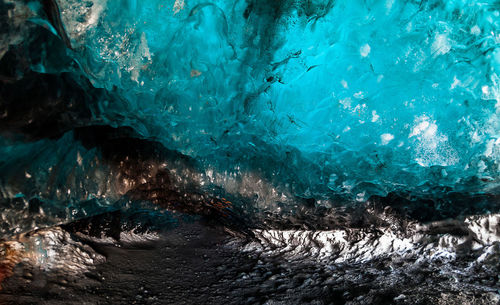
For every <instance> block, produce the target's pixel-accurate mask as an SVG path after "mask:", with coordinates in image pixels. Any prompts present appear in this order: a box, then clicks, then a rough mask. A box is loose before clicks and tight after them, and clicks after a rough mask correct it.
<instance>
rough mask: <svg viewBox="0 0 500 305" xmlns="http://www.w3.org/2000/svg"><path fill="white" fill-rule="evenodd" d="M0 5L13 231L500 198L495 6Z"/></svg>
mask: <svg viewBox="0 0 500 305" xmlns="http://www.w3.org/2000/svg"><path fill="white" fill-rule="evenodd" d="M0 8H1V9H0V12H1V14H2V17H1V21H0V22H1V28H0V37H1V40H0V42H1V43H0V69H1V71H0V72H1V73H0V77H1V79H0V128H1V137H0V172H1V175H0V199H1V202H2V204H3V205H4V207H5V211H4V212H3V213H2V217H3V218H4V220H5V221H4V223H3V227H2V228H1V230H2V233H3V234H11V233H16V232H21V231H24V230H28V229H33V228H35V227H40V226H43V225H44V224H50V223H58V222H60V221H61V219H62V220H64V219H66V220H67V219H72V218H78V217H83V216H88V215H93V214H95V213H97V211H98V212H99V213H100V212H103V211H107V210H113V209H114V208H115V207H116V205H124V204H125V205H126V204H130V202H129V201H130V200H132V201H134V200H136V201H147V202H153V203H159V204H160V206H163V207H168V208H173V209H179V210H181V211H188V212H194V213H195V214H197V213H198V214H199V213H201V214H207V213H208V214H210V213H216V214H220V213H222V214H225V213H229V212H228V211H230V212H231V213H235V215H236V214H238V213H240V212H241V213H243V212H242V211H244V213H247V212H248V213H257V212H256V211H263V210H269V211H273V212H276V211H281V210H283V211H293V210H294V209H296V208H297V206H298V205H299V206H300V205H305V206H308V205H309V206H310V205H312V206H325V207H331V206H332V205H334V204H335V203H336V202H339V200H340V201H341V202H343V204H347V205H356V204H357V203H358V202H365V201H367V200H369V199H373V198H388V196H389V197H390V196H397V197H398V198H404V199H405V200H406V201H405V202H409V203H408V204H409V205H411V202H414V201H418V200H424V201H423V202H424V203H425V200H428V199H429V198H431V199H432V200H433V201H435V202H434V203H432V207H431V208H430V209H431V211H432V210H439V208H440V203H439V202H438V200H444V202H448V201H449V200H448V199H447V198H455V199H456V198H458V197H461V198H469V199H470V198H475V199H474V200H475V201H474V200H472V201H473V202H479V203H478V204H477V205H478V206H481V203H482V202H484V201H489V202H490V203H488V204H486V203H485V204H484V205H483V206H482V208H484V211H487V210H491V209H495V208H498V207H497V206H496V205H497V204H496V203H495V202H497V200H496V199H495V198H498V194H499V193H500V189H499V186H500V118H499V115H500V78H499V75H500V31H499V28H500V17H499V14H500V4H499V2H498V1H482V2H477V1H466V0H461V1H458V0H457V1H437V0H433V1H395V0H387V1H368V0H366V1H361V0H359V1H341V0H338V1H335V0H323V1H320V0H303V1H299V0H276V1H267V0H265V1H264V0H238V1H208V2H206V1H197V0H175V1H174V0H167V1H164V0H161V1H160V0H148V1H136V0H126V1H125V0H121V1H105V0H89V1H77V0H44V1H27V0H26V1H23V0H3V1H2V2H1V4H0ZM457 194H460V195H457ZM453 196H455V197H453ZM443 198H444V199H443ZM478 198H479V199H478ZM484 198H486V199H484ZM492 198H493V199H492ZM469 199H467V200H469ZM183 200H184V201H185V202H184V201H183ZM447 200H448V201H447ZM491 202H493V203H491ZM424 203H422V204H424ZM413 204H416V203H413ZM459 206H460V205H459ZM471 206H473V204H470V205H468V206H467V207H463V206H462V207H461V209H471ZM229 207H231V209H229ZM238 209H241V211H240V212H237V213H236V212H234V210H238ZM481 211H483V210H481ZM473 212H474V211H471V214H473ZM476 212H477V211H476ZM422 213H424V212H422ZM425 213H427V212H425ZM430 213H431V214H432V212H430ZM448 216H449V215H448ZM452 216H453V215H452ZM235 217H236V216H235ZM443 217H444V216H443Z"/></svg>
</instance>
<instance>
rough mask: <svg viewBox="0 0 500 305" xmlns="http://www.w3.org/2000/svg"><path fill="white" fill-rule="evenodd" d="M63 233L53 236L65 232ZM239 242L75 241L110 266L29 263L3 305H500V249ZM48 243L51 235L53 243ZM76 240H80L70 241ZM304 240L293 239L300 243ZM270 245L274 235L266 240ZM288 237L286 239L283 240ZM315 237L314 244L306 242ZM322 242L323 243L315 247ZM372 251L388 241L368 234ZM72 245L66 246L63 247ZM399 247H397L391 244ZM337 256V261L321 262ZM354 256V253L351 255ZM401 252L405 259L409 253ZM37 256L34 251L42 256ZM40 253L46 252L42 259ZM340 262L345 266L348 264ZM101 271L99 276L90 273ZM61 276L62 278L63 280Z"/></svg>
mask: <svg viewBox="0 0 500 305" xmlns="http://www.w3.org/2000/svg"><path fill="white" fill-rule="evenodd" d="M61 230H62V229H60V228H59V229H56V228H54V229H50V230H49V232H53V231H57V232H60V231H61ZM290 233H291V235H290V234H289V235H288V236H289V238H288V239H286V238H283V234H281V235H279V234H278V235H275V240H279V241H280V242H281V243H282V244H279V243H277V242H270V240H271V238H269V237H267V239H266V238H263V237H259V234H257V237H256V238H254V239H248V238H242V237H235V236H233V235H231V234H228V233H227V232H226V231H225V230H224V229H223V227H214V226H207V225H206V224H204V223H203V222H198V221H197V222H188V223H183V224H180V225H179V226H178V227H176V228H173V229H170V230H166V231H163V232H159V233H156V234H152V233H149V234H144V233H143V234H140V233H139V234H137V233H134V232H133V231H128V232H121V238H120V241H117V240H116V239H112V238H111V239H110V238H100V239H97V238H93V239H92V238H89V236H88V235H85V234H78V232H72V233H71V235H72V236H73V238H75V239H76V240H79V242H78V243H82V244H85V247H87V249H88V251H89V253H93V255H94V256H96V255H97V256H99V257H105V261H104V260H94V262H93V264H87V265H84V264H82V266H87V267H86V269H85V270H83V269H82V270H77V269H75V268H73V269H71V268H68V269H66V271H65V272H62V273H61V272H57V268H47V267H46V266H45V265H43V264H40V265H36V264H34V263H33V262H30V261H28V260H24V261H23V262H21V263H18V264H17V265H15V266H14V267H13V269H12V274H11V276H10V277H8V278H7V279H5V280H4V282H3V283H2V287H3V289H2V290H1V291H0V302H2V304H223V303H225V304H498V302H499V301H500V295H499V292H498V289H500V283H499V278H498V274H499V271H500V266H499V264H498V257H499V255H500V247H499V244H498V241H496V242H494V243H492V244H491V245H490V246H487V247H485V248H482V249H478V250H476V251H472V252H469V253H465V254H458V255H457V254H456V253H457V252H456V251H455V250H450V251H449V254H450V255H448V256H445V255H441V256H434V257H431V256H426V255H424V254H423V253H422V252H425V250H422V249H420V250H419V249H417V248H418V246H416V248H415V249H407V251H396V250H398V249H396V248H395V247H392V246H391V245H389V246H388V247H387V248H386V251H385V252H379V253H376V251H374V252H373V253H368V254H363V253H361V254H360V253H358V254H356V253H357V250H355V246H356V244H357V243H358V242H359V238H358V241H356V240H355V239H353V238H346V239H347V240H349V245H350V247H351V248H349V249H345V251H347V252H349V253H351V254H352V256H351V257H350V258H349V257H348V256H347V255H343V256H340V255H339V252H338V251H337V252H336V251H332V250H331V249H333V248H335V247H328V245H327V243H326V242H323V243H321V242H320V241H318V240H321V238H318V237H319V236H320V235H321V234H323V235H325V234H326V235H329V236H330V237H332V240H331V243H332V244H335V243H339V239H335V238H333V236H334V235H335V234H333V233H332V232H299V231H294V232H290ZM46 234H47V233H46ZM65 234H68V235H69V234H70V233H65ZM292 235H293V236H295V238H291V237H290V236H292ZM260 236H264V234H262V232H261V234H260ZM280 236H281V237H280ZM305 237H307V238H305ZM315 237H316V238H315ZM358 237H361V238H363V237H364V238H366V239H367V240H368V242H367V244H364V245H363V248H364V249H367V251H370V249H376V246H377V244H380V243H381V241H382V240H383V238H380V237H376V235H372V236H371V237H370V233H368V232H359V234H358ZM64 244H68V241H62V242H61V246H62V245H64ZM390 244H394V241H391V242H390ZM322 249H323V250H324V249H330V252H329V254H325V255H322V256H318V255H316V254H317V253H319V252H321V250H322ZM350 249H353V250H350ZM399 250H400V249H399ZM32 251H33V250H32ZM34 251H35V252H36V250H34ZM339 257H343V259H340V260H339ZM90 265H91V266H90ZM59 271H60V270H59Z"/></svg>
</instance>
